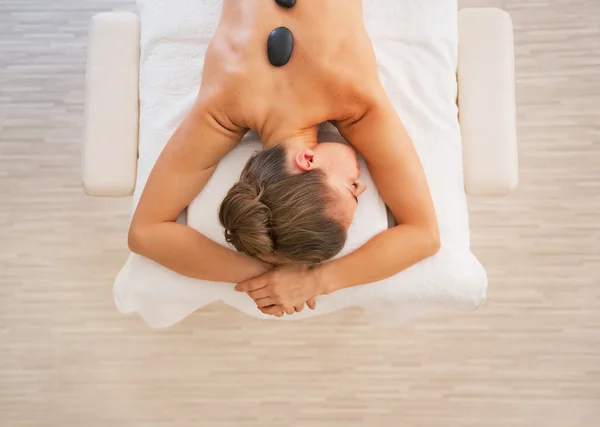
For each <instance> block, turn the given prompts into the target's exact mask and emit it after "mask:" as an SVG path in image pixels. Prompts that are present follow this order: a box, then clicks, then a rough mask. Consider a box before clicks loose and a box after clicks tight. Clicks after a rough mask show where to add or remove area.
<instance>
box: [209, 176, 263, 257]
mask: <svg viewBox="0 0 600 427" xmlns="http://www.w3.org/2000/svg"><path fill="white" fill-rule="evenodd" d="M261 193H262V191H261V189H260V188H259V187H257V186H255V185H252V184H250V183H248V182H244V181H240V182H238V183H236V184H235V185H234V186H233V187H232V188H231V189H230V190H229V192H228V193H227V196H225V199H224V200H223V203H222V204H221V207H220V208H219V222H220V223H221V225H222V226H223V227H224V228H225V240H226V241H227V242H228V243H231V244H232V245H233V246H235V248H236V249H237V250H238V251H240V252H243V253H246V254H248V255H250V256H257V255H261V254H268V253H271V252H273V249H274V248H273V246H274V245H273V240H272V239H271V236H270V231H271V227H270V223H271V209H269V207H268V206H267V205H265V204H264V203H262V202H261V200H260V198H261Z"/></svg>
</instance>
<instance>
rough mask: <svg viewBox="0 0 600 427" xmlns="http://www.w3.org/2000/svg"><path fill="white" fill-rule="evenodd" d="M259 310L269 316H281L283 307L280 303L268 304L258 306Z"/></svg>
mask: <svg viewBox="0 0 600 427" xmlns="http://www.w3.org/2000/svg"><path fill="white" fill-rule="evenodd" d="M259 310H260V311H262V312H263V313H265V314H268V315H270V316H275V317H283V308H281V306H280V305H270V306H268V307H259Z"/></svg>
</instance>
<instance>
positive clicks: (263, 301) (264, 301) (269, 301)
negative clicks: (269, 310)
mask: <svg viewBox="0 0 600 427" xmlns="http://www.w3.org/2000/svg"><path fill="white" fill-rule="evenodd" d="M254 302H255V303H256V306H257V307H258V308H261V307H268V306H270V305H275V304H276V303H275V300H274V299H273V298H271V297H266V298H259V299H255V300H254Z"/></svg>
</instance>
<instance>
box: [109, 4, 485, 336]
mask: <svg viewBox="0 0 600 427" xmlns="http://www.w3.org/2000/svg"><path fill="white" fill-rule="evenodd" d="M264 1H270V0H264ZM312 1H314V0H312ZM340 2H341V3H343V0H340ZM138 6H139V11H140V16H141V22H142V40H141V48H142V56H141V72H140V111H141V113H140V114H141V116H140V158H139V165H138V181H137V188H136V193H135V195H134V206H135V205H136V204H137V201H138V199H139V195H140V193H141V190H142V188H143V185H145V182H146V179H147V177H148V175H149V173H150V170H151V169H152V166H153V164H154V162H155V161H156V158H157V157H158V155H159V154H160V151H161V150H162V149H163V147H164V145H165V144H166V142H167V141H168V139H169V137H170V136H171V135H172V133H173V131H174V130H175V128H176V127H177V126H178V125H179V123H180V122H181V120H182V119H183V117H184V116H185V114H186V113H187V111H188V110H189V108H190V106H191V105H192V103H193V102H194V99H195V97H196V94H197V91H198V87H199V84H200V75H201V71H202V65H203V60H204V53H205V51H206V48H207V46H208V43H209V41H210V38H211V36H212V34H213V33H214V31H215V28H216V25H217V22H218V18H219V15H220V10H221V0H219V1H217V0H170V1H168V2H166V1H163V0H138ZM363 6H364V13H365V23H366V26H367V30H368V32H369V35H370V36H371V39H372V41H373V45H374V47H375V53H376V56H377V62H378V67H379V72H380V77H381V79H382V81H383V84H384V86H385V88H386V90H387V92H388V94H389V96H390V97H391V99H392V102H393V104H394V106H395V107H396V109H397V111H398V113H399V115H400V117H401V118H402V120H403V122H404V124H405V126H406V128H407V130H408V132H409V134H410V135H411V137H412V139H413V141H414V143H415V145H416V148H417V152H418V153H419V156H420V158H421V161H422V163H423V166H424V168H425V171H426V175H427V179H428V182H429V185H430V188H431V192H432V197H433V200H434V204H435V208H436V212H437V214H438V219H439V225H440V234H441V239H442V248H441V250H440V251H439V253H438V254H436V255H435V256H433V257H431V258H428V259H426V260H424V261H422V262H421V263H419V264H417V265H415V266H413V267H411V268H409V269H407V270H405V271H403V272H401V273H399V274H397V275H395V276H393V277H391V278H388V279H386V280H382V281H380V282H377V283H372V284H367V285H363V286H357V287H353V288H349V289H344V290H341V291H338V292H336V293H334V294H332V295H328V296H322V297H319V298H318V300H317V310H316V311H310V310H304V311H303V312H302V313H298V314H295V315H293V316H291V317H287V319H291V320H296V319H302V318H306V317H310V316H315V315H320V314H324V313H329V312H332V311H336V310H339V309H342V308H345V307H349V306H362V307H364V308H365V309H367V310H369V311H371V312H376V313H377V314H380V315H384V316H386V317H388V318H392V319H406V318H410V317H413V316H415V315H418V314H421V313H423V312H427V311H430V310H431V309H433V308H441V307H446V308H452V309H461V310H472V309H475V308H476V307H478V306H479V305H480V304H481V303H482V302H483V300H484V298H485V292H486V288H487V278H486V275H485V271H484V270H483V268H482V266H481V264H480V263H479V262H478V261H477V259H476V258H475V257H474V256H473V254H472V253H471V251H470V247H469V228H468V215H467V206H466V200H465V193H464V189H463V178H462V154H461V138H460V129H459V124H458V120H457V115H458V112H457V107H456V95H457V87H456V68H457V4H456V1H452V0H403V1H397V0H363ZM324 132H327V133H329V135H328V136H329V137H336V136H335V135H334V136H332V134H331V132H332V129H331V128H326V129H324ZM338 138H339V137H338ZM245 139H246V142H245V143H244V144H242V145H240V147H239V148H238V149H236V150H235V151H234V152H233V153H231V154H230V155H229V156H228V158H226V159H224V161H223V162H222V164H221V165H220V166H219V169H218V170H217V173H216V174H215V176H214V177H213V179H212V180H211V182H210V183H209V185H208V186H207V188H206V189H205V190H204V191H203V192H202V193H201V194H200V195H199V197H198V198H197V199H196V201H195V202H194V203H192V205H191V206H190V209H189V219H188V224H190V225H191V226H193V227H194V228H196V229H198V230H199V231H201V232H203V233H204V234H206V235H208V236H209V237H211V238H213V239H214V240H215V241H217V242H219V243H221V244H225V242H224V240H223V237H222V232H221V230H220V228H219V226H218V222H217V219H216V211H217V209H218V204H219V203H220V201H221V199H222V198H223V196H224V194H225V192H226V191H227V189H228V188H229V187H230V186H231V184H232V183H233V182H234V181H235V180H236V178H237V177H238V176H239V172H240V171H241V167H242V166H243V163H244V161H245V159H246V158H247V157H248V156H249V155H250V153H251V152H252V151H253V149H255V148H258V147H259V146H260V144H259V143H258V142H257V137H256V135H255V134H253V133H251V134H249V135H248V136H247V137H246V138H245ZM365 175H366V179H367V180H369V179H370V178H369V177H368V171H365ZM365 198H366V199H365ZM198 205H202V206H203V209H202V210H200V209H197V208H195V206H196V207H197V206H198ZM211 209H212V211H211ZM202 212H203V213H202ZM207 212H208V213H207ZM385 226H386V224H385V209H384V206H383V204H382V203H381V199H380V198H379V196H378V194H377V192H376V191H375V190H374V189H373V188H372V189H371V192H370V194H365V195H363V196H362V197H361V203H360V204H359V211H358V212H357V214H356V218H355V221H354V224H353V225H352V227H351V229H350V236H349V241H348V244H347V245H346V247H345V248H344V251H343V253H347V252H349V251H351V250H353V249H354V248H356V247H357V246H359V245H360V244H361V243H362V242H364V241H365V240H366V239H368V238H369V237H370V236H372V235H374V234H376V233H377V232H379V231H380V230H381V229H383V228H384V227H385ZM407 250H410V248H407ZM114 295H115V302H116V304H117V307H118V309H119V310H120V311H121V312H124V313H131V312H137V313H139V314H140V315H141V316H142V317H143V318H144V320H145V321H146V322H147V323H148V324H149V325H151V326H154V327H164V326H169V325H171V324H173V323H176V322H178V321H180V320H181V319H183V318H184V317H185V316H187V315H189V314H190V313H192V312H193V311H194V310H196V309H198V308H200V307H202V306H204V305H206V304H209V303H211V302H213V301H216V300H222V301H224V302H225V303H227V304H229V305H231V306H234V307H236V308H238V309H240V310H241V311H243V312H245V313H247V314H249V315H252V316H256V317H261V318H263V317H266V316H264V315H263V314H262V313H260V312H259V311H258V310H257V309H256V307H255V306H254V304H253V302H252V301H251V300H250V298H249V297H248V296H247V295H245V294H239V293H237V292H235V291H234V290H233V285H231V284H224V283H212V282H206V281H200V280H194V279H190V278H186V277H184V276H181V275H179V274H176V273H174V272H172V271H169V270H168V269H166V268H163V267H162V266H160V265H158V264H156V263H154V262H152V261H150V260H148V259H145V258H143V257H140V256H137V255H135V254H131V255H130V257H129V259H128V260H127V263H126V265H125V266H124V268H123V270H122V271H121V272H120V274H119V276H118V277H117V279H116V281H115V286H114ZM269 318H271V317H269Z"/></svg>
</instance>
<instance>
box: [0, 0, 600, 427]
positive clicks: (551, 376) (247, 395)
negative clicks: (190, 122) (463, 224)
mask: <svg viewBox="0 0 600 427" xmlns="http://www.w3.org/2000/svg"><path fill="white" fill-rule="evenodd" d="M485 5H491V6H498V7H503V8H504V9H506V10H507V11H509V12H510V13H511V15H512V17H513V20H514V25H515V40H516V56H517V58H516V67H517V90H518V93H517V97H518V122H519V142H520V166H521V181H520V185H519V189H518V190H517V191H516V192H515V193H514V194H513V195H511V196H510V197H508V198H504V199H477V200H475V199H472V200H470V212H471V222H472V229H473V248H474V252H475V253H476V254H477V255H478V256H479V258H480V259H481V260H482V262H483V263H484V265H485V266H486V268H487V270H488V272H489V277H490V288H489V295H488V301H487V302H486V304H485V305H484V306H483V307H482V308H481V309H480V310H479V311H478V312H476V313H474V314H469V315H450V316H444V317H438V318H431V319H423V320H419V321H413V322H411V323H408V324H404V325H399V326H398V325H387V324H386V325H380V324H373V323H371V322H370V321H369V320H366V319H365V318H363V316H362V315H361V314H360V312H358V311H355V310H349V311H345V312H342V313H338V314H335V315H331V316H328V317H324V318H319V319H314V320H310V321H306V322H301V323H292V324H289V323H285V324H281V323H277V322H260V321H257V320H254V319H251V318H248V317H246V316H244V315H241V314H239V313H237V312H235V311H234V310H232V309H230V308H228V307H225V306H222V305H214V306H211V307H210V308H209V309H207V310H203V311H201V312H199V313H196V314H195V315H193V316H192V317H190V318H188V319H187V320H186V321H184V322H183V323H181V324H179V325H177V326H175V327H173V328H171V329H168V330H166V331H154V330H150V329H148V328H147V327H146V326H145V325H144V324H143V323H142V322H141V321H140V320H139V319H138V318H135V317H122V316H120V315H119V314H118V313H117V312H116V311H115V309H114V306H113V303H112V295H111V285H112V280H113V278H114V276H115V274H116V273H117V271H118V270H119V269H120V267H121V266H122V264H123V262H124V260H125V257H126V242H125V236H126V229H127V219H128V214H129V200H128V199H122V200H118V199H117V200H108V199H91V198H86V197H85V196H84V195H83V193H82V191H81V187H80V180H79V159H80V146H79V144H80V140H81V135H82V111H83V109H82V103H83V95H84V94H83V83H84V70H85V52H86V38H87V25H88V19H89V18H90V16H91V15H92V14H93V13H94V12H97V11H101V10H109V9H112V8H118V9H125V10H134V9H135V5H134V4H133V0H86V1H72V0H53V1H47V0H2V1H0V426H2V427H16V426H31V427H45V426H52V427H54V426H56V427H70V426H86V427H90V426H107V425H114V426H128V427H129V426H132V427H138V426H139V427H142V426H143V427H147V426H153V427H154V426H174V425H176V426H179V427H187V426H215V427H221V426H223V427H227V426H232V427H233V426H236V427H237V426H257V427H258V426H260V427H271V426H294V427H296V426H311V427H333V426H344V427H352V426H382V427H386V426H394V427H399V426H400V427H401V426H411V427H429V426H431V427H433V426H436V427H439V426H448V427H459V426H460V427H462V426H464V427H467V426H468V427H484V426H485V427H488V426H489V427H496V426H497V427H531V426H544V427H579V426H584V427H596V426H598V425H600V231H599V228H598V227H599V224H600V213H599V211H600V179H599V178H600V2H598V1H597V0H547V1H534V0H527V1H525V0H480V1H477V0H470V1H467V0H464V1H462V2H461V6H463V7H464V6H485Z"/></svg>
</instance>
